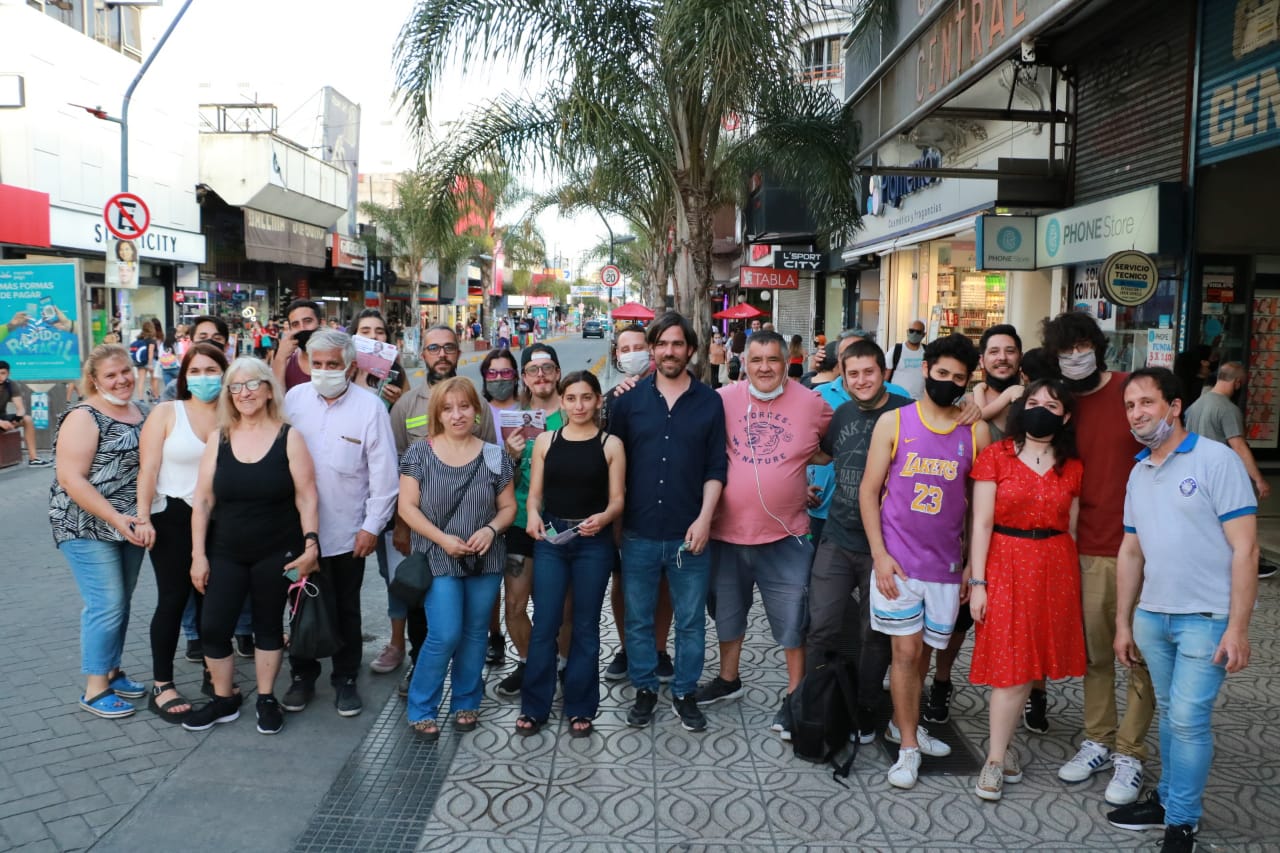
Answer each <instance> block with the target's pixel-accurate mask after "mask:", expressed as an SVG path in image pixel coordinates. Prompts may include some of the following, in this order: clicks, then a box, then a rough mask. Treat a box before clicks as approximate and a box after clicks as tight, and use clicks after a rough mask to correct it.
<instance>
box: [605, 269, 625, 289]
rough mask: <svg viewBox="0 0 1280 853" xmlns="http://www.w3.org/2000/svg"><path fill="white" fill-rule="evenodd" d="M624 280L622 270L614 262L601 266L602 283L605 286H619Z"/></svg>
mask: <svg viewBox="0 0 1280 853" xmlns="http://www.w3.org/2000/svg"><path fill="white" fill-rule="evenodd" d="M621 282H622V270H620V269H618V268H617V267H616V266H614V265H613V264H605V265H604V266H603V267H601V268H600V283H601V284H603V285H604V286H605V287H617V286H618V285H619V284H620V283H621Z"/></svg>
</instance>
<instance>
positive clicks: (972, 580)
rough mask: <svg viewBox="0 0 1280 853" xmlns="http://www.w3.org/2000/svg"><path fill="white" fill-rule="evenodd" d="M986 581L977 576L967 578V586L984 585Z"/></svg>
mask: <svg viewBox="0 0 1280 853" xmlns="http://www.w3.org/2000/svg"><path fill="white" fill-rule="evenodd" d="M986 585H987V582H986V581H984V580H980V579H978V578H969V586H986Z"/></svg>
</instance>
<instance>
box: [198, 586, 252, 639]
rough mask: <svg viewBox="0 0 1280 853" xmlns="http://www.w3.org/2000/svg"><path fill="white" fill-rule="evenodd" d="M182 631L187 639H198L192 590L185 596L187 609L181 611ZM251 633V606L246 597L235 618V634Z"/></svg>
mask: <svg viewBox="0 0 1280 853" xmlns="http://www.w3.org/2000/svg"><path fill="white" fill-rule="evenodd" d="M182 633H183V634H185V635H186V638H187V639H188V640H198V639H200V626H199V625H198V624H196V594H195V592H194V591H193V592H192V593H191V595H190V596H188V597H187V609H186V610H183V611H182ZM252 634H253V607H252V602H250V601H249V599H248V597H247V596H246V597H245V600H244V606H243V607H241V608H240V618H239V619H238V620H236V636H237V637H244V636H246V635H252Z"/></svg>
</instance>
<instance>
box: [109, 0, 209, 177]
mask: <svg viewBox="0 0 1280 853" xmlns="http://www.w3.org/2000/svg"><path fill="white" fill-rule="evenodd" d="M191 3H192V0H185V2H184V3H183V4H182V8H181V9H179V10H178V14H176V15H174V16H173V20H172V21H170V22H169V26H168V27H167V28H166V29H165V31H164V35H162V36H160V41H158V42H156V49H155V50H153V51H151V54H150V55H149V56H148V57H147V59H146V61H145V62H143V63H142V67H141V68H139V69H138V73H137V74H136V75H134V78H133V82H131V83H130V84H129V88H128V89H125V92H124V103H123V105H122V106H121V107H120V191H121V192H128V190H129V102H130V101H131V100H132V99H133V90H134V89H136V88H138V84H139V83H141V82H142V78H143V76H144V75H146V73H147V70H148V69H149V68H151V63H152V62H153V61H155V58H156V57H157V56H158V55H159V54H160V50H161V49H162V48H163V47H164V43H165V42H167V41H168V40H169V36H170V35H172V33H173V30H174V28H175V27H176V26H178V22H179V21H181V20H182V16H183V15H185V14H186V13H187V9H188V8H190V6H191Z"/></svg>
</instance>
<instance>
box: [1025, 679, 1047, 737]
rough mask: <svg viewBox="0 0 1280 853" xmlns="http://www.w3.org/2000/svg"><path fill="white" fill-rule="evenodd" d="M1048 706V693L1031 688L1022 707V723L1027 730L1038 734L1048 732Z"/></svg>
mask: <svg viewBox="0 0 1280 853" xmlns="http://www.w3.org/2000/svg"><path fill="white" fill-rule="evenodd" d="M1048 706H1049V694H1047V693H1045V692H1044V691H1043V690H1036V689H1035V688H1032V690H1031V695H1030V696H1028V697H1027V704H1026V705H1024V706H1023V708H1022V725H1023V726H1025V727H1026V729H1027V731H1029V732H1035V733H1036V734H1038V735H1045V734H1048V733H1049V716H1048Z"/></svg>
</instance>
